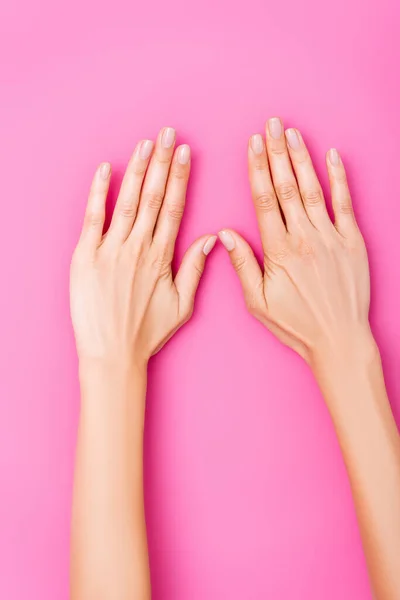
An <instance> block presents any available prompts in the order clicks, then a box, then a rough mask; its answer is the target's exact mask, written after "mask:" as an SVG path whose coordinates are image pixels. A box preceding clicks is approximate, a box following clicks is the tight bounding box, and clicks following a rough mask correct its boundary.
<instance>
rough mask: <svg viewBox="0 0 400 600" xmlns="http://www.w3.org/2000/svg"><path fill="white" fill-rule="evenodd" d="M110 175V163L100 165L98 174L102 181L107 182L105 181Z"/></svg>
mask: <svg viewBox="0 0 400 600" xmlns="http://www.w3.org/2000/svg"><path fill="white" fill-rule="evenodd" d="M110 173H111V165H110V163H108V162H106V163H103V164H101V165H100V168H99V174H100V177H101V179H103V180H104V181H107V179H108V178H109V177H110Z"/></svg>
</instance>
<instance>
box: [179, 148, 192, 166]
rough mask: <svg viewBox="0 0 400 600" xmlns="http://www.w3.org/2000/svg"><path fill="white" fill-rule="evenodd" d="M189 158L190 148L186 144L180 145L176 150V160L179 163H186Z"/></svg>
mask: <svg viewBox="0 0 400 600" xmlns="http://www.w3.org/2000/svg"><path fill="white" fill-rule="evenodd" d="M189 159H190V148H189V146H188V145H187V144H184V145H183V146H181V147H180V148H179V150H178V162H179V163H181V165H187V164H188V162H189Z"/></svg>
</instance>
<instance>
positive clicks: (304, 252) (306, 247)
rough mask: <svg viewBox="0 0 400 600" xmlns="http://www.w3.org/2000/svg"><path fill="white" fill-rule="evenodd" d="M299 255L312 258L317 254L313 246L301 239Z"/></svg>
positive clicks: (298, 247) (298, 248)
mask: <svg viewBox="0 0 400 600" xmlns="http://www.w3.org/2000/svg"><path fill="white" fill-rule="evenodd" d="M297 253H298V254H299V256H301V257H304V258H311V257H312V256H314V253H315V252H314V247H313V245H312V244H310V242H309V241H308V240H306V239H304V238H301V239H300V241H299V243H298V246H297Z"/></svg>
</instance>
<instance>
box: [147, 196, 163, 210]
mask: <svg viewBox="0 0 400 600" xmlns="http://www.w3.org/2000/svg"><path fill="white" fill-rule="evenodd" d="M163 200H164V196H163V194H161V193H160V192H147V193H146V195H145V202H146V204H147V206H148V207H149V208H151V209H153V210H160V208H161V205H162V203H163Z"/></svg>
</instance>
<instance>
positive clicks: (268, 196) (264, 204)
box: [254, 192, 276, 212]
mask: <svg viewBox="0 0 400 600" xmlns="http://www.w3.org/2000/svg"><path fill="white" fill-rule="evenodd" d="M254 204H255V206H256V208H257V209H258V210H260V211H261V212H270V211H271V210H274V209H275V208H276V198H275V194H273V193H272V192H263V193H260V194H257V195H256V197H255V199H254Z"/></svg>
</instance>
